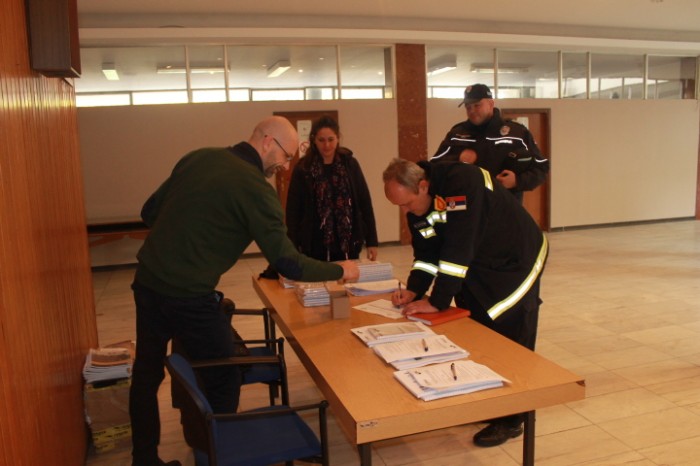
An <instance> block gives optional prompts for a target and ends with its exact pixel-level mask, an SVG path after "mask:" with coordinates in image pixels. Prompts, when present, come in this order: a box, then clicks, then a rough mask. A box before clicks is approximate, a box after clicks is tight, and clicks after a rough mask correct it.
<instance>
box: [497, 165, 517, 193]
mask: <svg viewBox="0 0 700 466" xmlns="http://www.w3.org/2000/svg"><path fill="white" fill-rule="evenodd" d="M496 179H497V180H498V181H500V182H501V184H502V185H503V186H504V187H505V188H508V189H513V188H515V185H516V184H517V179H516V178H515V173H513V172H512V171H510V170H503V171H502V172H501V173H499V174H498V175H497V176H496Z"/></svg>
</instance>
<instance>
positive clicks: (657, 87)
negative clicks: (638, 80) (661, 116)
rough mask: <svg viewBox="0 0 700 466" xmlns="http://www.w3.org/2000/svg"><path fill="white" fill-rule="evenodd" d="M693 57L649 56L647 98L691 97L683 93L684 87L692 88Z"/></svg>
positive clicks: (693, 74)
mask: <svg viewBox="0 0 700 466" xmlns="http://www.w3.org/2000/svg"><path fill="white" fill-rule="evenodd" d="M695 67H696V63H695V58H694V57H655V56H650V57H649V71H648V73H649V74H648V78H647V98H648V99H683V98H691V99H692V98H693V96H692V93H691V95H690V96H685V97H684V95H683V89H684V87H686V86H687V87H689V88H690V89H692V88H693V85H694V83H695Z"/></svg>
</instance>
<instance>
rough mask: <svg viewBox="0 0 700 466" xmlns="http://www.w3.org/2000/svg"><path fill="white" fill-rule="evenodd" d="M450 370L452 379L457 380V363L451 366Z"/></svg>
mask: <svg viewBox="0 0 700 466" xmlns="http://www.w3.org/2000/svg"><path fill="white" fill-rule="evenodd" d="M450 370H451V371H452V378H453V379H454V380H457V369H456V368H455V363H452V364H450Z"/></svg>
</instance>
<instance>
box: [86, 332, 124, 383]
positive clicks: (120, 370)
mask: <svg viewBox="0 0 700 466" xmlns="http://www.w3.org/2000/svg"><path fill="white" fill-rule="evenodd" d="M133 364H134V343H133V342H132V341H125V342H120V343H115V344H113V345H110V346H108V347H104V348H97V349H94V348H93V349H90V351H89V353H88V355H87V357H86V358H85V365H84V366H83V378H84V379H85V382H86V383H94V382H99V381H103V380H113V379H125V378H128V377H131V367H132V366H133Z"/></svg>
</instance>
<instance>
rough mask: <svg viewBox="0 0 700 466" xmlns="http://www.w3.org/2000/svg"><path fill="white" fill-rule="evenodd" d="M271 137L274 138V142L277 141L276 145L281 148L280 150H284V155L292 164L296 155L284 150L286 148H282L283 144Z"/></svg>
mask: <svg viewBox="0 0 700 466" xmlns="http://www.w3.org/2000/svg"><path fill="white" fill-rule="evenodd" d="M270 137H271V138H272V140H273V141H275V143H276V144H277V145H278V146H279V148H280V149H282V152H284V155H286V156H287V162H291V161H292V159H294V154H290V153H289V152H287V151H286V150H285V149H284V147H282V144H280V142H279V141H278V140H277V138H276V137H274V136H270Z"/></svg>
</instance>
